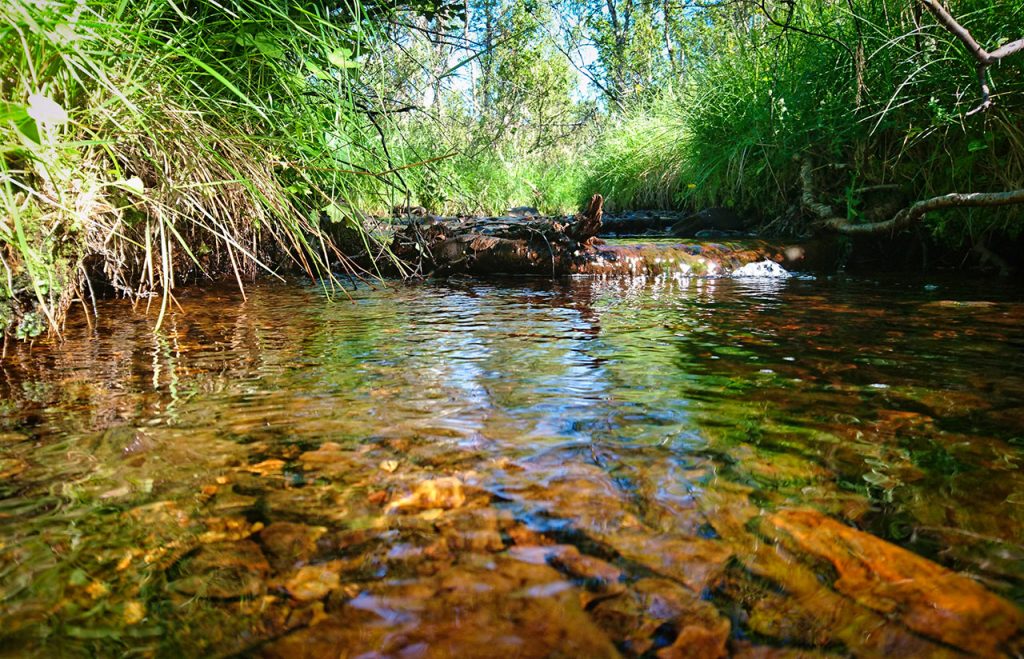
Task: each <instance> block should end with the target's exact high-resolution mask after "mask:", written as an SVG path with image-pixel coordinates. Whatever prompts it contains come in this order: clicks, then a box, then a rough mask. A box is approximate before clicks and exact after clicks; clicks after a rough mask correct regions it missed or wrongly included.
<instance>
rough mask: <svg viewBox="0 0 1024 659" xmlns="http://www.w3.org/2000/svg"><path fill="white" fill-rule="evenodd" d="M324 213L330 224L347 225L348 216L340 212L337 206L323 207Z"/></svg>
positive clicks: (340, 209) (342, 211)
mask: <svg viewBox="0 0 1024 659" xmlns="http://www.w3.org/2000/svg"><path fill="white" fill-rule="evenodd" d="M323 210H324V213H326V214H327V219H329V220H330V221H331V224H347V223H348V214H347V213H346V212H345V211H344V210H342V208H341V207H340V206H338V204H330V205H328V206H324V208H323Z"/></svg>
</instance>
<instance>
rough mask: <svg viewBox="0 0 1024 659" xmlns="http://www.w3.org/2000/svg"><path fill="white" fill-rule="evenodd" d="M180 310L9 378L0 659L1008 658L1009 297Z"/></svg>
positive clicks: (470, 286)
mask: <svg viewBox="0 0 1024 659" xmlns="http://www.w3.org/2000/svg"><path fill="white" fill-rule="evenodd" d="M349 295H350V296H351V300H347V299H346V298H345V297H344V296H336V298H335V299H334V301H331V300H329V299H328V297H327V296H326V295H325V294H324V292H323V291H322V290H320V289H319V288H317V287H316V286H312V285H309V284H308V283H306V284H303V283H300V282H291V283H288V284H257V285H253V286H251V287H249V288H248V289H247V291H246V297H245V298H244V299H243V296H242V295H241V294H240V293H239V292H237V291H236V290H233V289H227V288H225V289H214V290H210V289H206V290H203V291H199V290H194V291H190V290H181V291H178V301H179V303H180V309H179V308H172V309H171V310H170V311H169V312H168V315H167V318H166V319H165V321H164V325H163V329H162V330H161V332H160V333H159V334H154V333H153V332H152V329H153V325H154V322H155V319H156V316H157V313H156V312H157V310H158V307H159V300H156V301H154V302H153V304H152V309H151V310H150V312H149V313H148V314H147V313H146V310H145V301H143V302H141V303H139V305H137V307H136V309H135V310H134V311H132V310H131V304H130V303H129V302H126V301H107V302H103V303H101V304H100V305H99V317H98V318H97V319H91V321H90V322H86V318H85V315H84V314H82V313H78V314H77V315H76V316H75V319H74V320H73V322H71V324H70V325H69V326H68V327H67V329H66V331H65V332H64V337H63V338H64V340H63V342H62V343H61V342H59V341H57V340H56V339H48V340H45V341H41V342H37V343H36V344H35V345H34V346H24V345H23V346H14V347H12V348H9V352H8V355H7V357H6V359H4V361H3V362H2V366H0V655H3V656H8V655H9V656H25V655H29V656H57V655H61V656H120V655H123V656H196V655H204V656H231V655H234V654H245V655H257V656H266V657H301V656H310V657H326V656H331V657H338V656H344V657H348V656H351V657H356V656H401V657H414V656H458V657H491V656H515V657H535V656H536V657H542V656H585V657H600V656H620V655H623V656H660V657H675V656H699V657H710V656H722V655H724V654H731V655H734V656H750V657H753V656H824V655H840V656H842V655H857V656H877V655H881V654H893V655H895V656H955V655H959V654H963V653H969V652H974V653H978V654H982V655H990V656H991V655H999V654H1008V655H1011V656H1012V655H1014V654H1020V653H1022V652H1024V640H1022V625H1024V291H1022V290H1021V289H1019V288H1013V287H1010V286H1009V285H1008V284H992V283H991V282H979V283H970V282H967V283H964V282H954V281H946V280H919V279H915V280H912V281H907V280H902V281H900V280H895V279H894V280H888V281H868V280H844V279H828V278H819V279H817V280H808V279H790V280H784V281H762V282H754V281H750V282H742V281H734V280H728V279H710V280H700V279H694V280H669V281H662V282H658V283H650V282H643V281H611V280H605V281H598V280H593V279H579V280H571V281H562V282H551V281H544V280H537V281H534V280H522V279H520V280H516V279H510V280H506V281H504V282H480V281H473V280H466V281H461V282H448V283H426V284H413V285H392V286H390V287H388V288H377V289H373V288H370V287H361V288H359V289H358V290H356V291H353V292H350V293H349Z"/></svg>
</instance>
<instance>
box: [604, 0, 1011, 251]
mask: <svg viewBox="0 0 1024 659" xmlns="http://www.w3.org/2000/svg"><path fill="white" fill-rule="evenodd" d="M851 7H852V11H851ZM768 9H769V11H770V12H773V14H772V15H773V18H775V19H776V20H777V22H783V20H782V19H783V18H784V16H785V9H786V5H785V4H784V3H781V4H780V5H779V6H778V7H772V6H769V7H768ZM794 9H795V14H794V16H793V17H792V23H791V24H792V26H793V27H794V29H786V30H784V29H782V28H781V27H780V26H779V25H776V24H773V23H771V22H769V21H767V20H765V18H764V16H763V15H762V14H760V13H759V12H757V11H754V10H753V9H751V11H752V13H751V14H749V15H748V16H747V17H746V18H743V19H742V20H740V21H739V22H738V23H737V22H734V21H733V20H732V17H728V16H724V15H723V14H722V13H717V12H716V10H714V9H709V10H705V12H703V17H704V20H703V23H702V24H700V25H696V24H695V25H694V26H693V29H694V30H695V33H696V34H697V35H699V36H702V35H704V34H706V32H707V30H708V25H711V26H712V27H711V29H712V31H713V33H714V35H715V39H714V40H713V43H714V44H715V47H714V48H712V49H708V50H706V51H704V56H703V59H702V60H701V61H700V62H699V65H695V66H692V67H691V71H690V74H689V77H688V79H687V83H688V84H687V86H685V87H684V88H682V89H680V88H676V89H674V90H672V91H671V93H668V94H665V95H663V97H662V98H661V99H660V100H659V101H658V102H657V103H655V104H653V105H649V106H641V107H638V108H635V109H633V110H631V111H630V112H629V113H627V114H626V115H625V117H624V118H623V119H621V120H620V121H618V122H616V123H615V124H613V125H612V126H611V128H610V129H609V131H608V133H607V134H606V135H605V136H604V138H603V139H602V140H601V142H600V145H599V147H598V149H597V151H596V155H595V158H594V166H593V168H592V170H591V173H590V178H589V181H588V183H587V185H586V186H585V190H584V193H590V192H591V191H605V192H606V193H607V194H608V196H609V197H610V201H611V203H613V204H614V205H617V206H620V207H621V206H647V205H658V206H683V207H691V208H693V207H700V206H708V205H731V206H736V207H739V208H740V209H743V210H745V211H747V212H749V213H752V214H754V215H756V216H759V217H761V218H762V219H763V220H765V221H771V220H776V219H782V220H783V222H782V224H783V225H785V228H788V229H790V230H794V231H798V230H802V229H803V228H804V227H806V224H805V223H806V221H807V220H808V219H809V218H808V217H806V214H805V213H803V212H802V211H801V210H800V207H799V203H798V202H799V197H800V194H801V182H800V179H799V163H800V161H801V160H802V159H804V158H808V159H810V160H811V162H812V163H813V164H814V166H815V178H816V182H817V185H818V186H820V189H819V190H816V193H817V194H819V195H820V196H821V198H822V199H823V201H825V202H826V203H829V204H832V205H833V207H836V208H840V209H844V208H845V209H846V210H847V215H848V216H849V218H850V219H852V220H877V219H887V217H885V218H883V217H872V216H871V213H872V212H873V211H874V212H882V210H881V209H880V206H881V204H878V203H876V202H877V200H871V199H862V198H861V197H860V196H859V194H860V193H859V190H860V189H862V188H865V187H868V186H873V185H879V184H886V185H890V186H895V187H896V188H898V192H897V193H895V194H896V196H897V198H898V199H897V200H898V201H899V202H902V203H909V202H911V201H913V200H916V199H920V198H924V197H928V196H933V195H939V194H945V193H948V192H952V191H960V192H970V191H999V190H1005V189H1013V188H1016V187H1020V186H1021V185H1024V148H1022V146H1024V127H1022V124H1021V121H1020V117H1021V114H1022V112H1024V82H1022V81H1024V66H1022V64H1024V62H1022V61H1021V60H1024V58H1017V59H1008V60H1006V61H1005V62H1003V63H1002V64H1001V65H1000V66H999V67H997V68H995V69H993V70H992V72H991V77H992V78H993V82H994V84H995V89H997V90H998V91H997V99H996V107H995V108H994V109H992V110H991V111H989V112H988V113H981V114H976V115H973V116H967V113H968V112H969V111H970V110H971V109H972V108H974V107H976V106H977V105H978V104H979V103H980V89H979V87H978V84H977V81H976V79H975V73H974V66H973V60H971V59H970V57H969V56H968V55H967V53H966V52H965V51H964V48H963V46H962V44H960V43H959V42H958V41H957V40H956V39H955V38H953V37H952V36H951V35H949V33H948V32H946V31H945V30H944V29H943V28H941V27H939V26H937V25H936V24H935V23H934V21H932V20H930V17H929V16H928V15H927V13H926V14H925V16H924V17H923V18H922V19H921V21H922V23H923V25H924V27H923V28H922V30H921V31H920V32H921V34H920V36H915V30H914V26H913V20H914V19H913V16H912V13H911V12H909V11H907V9H906V7H904V6H903V5H899V6H897V5H896V4H893V3H887V2H885V1H883V2H880V3H879V2H871V3H869V2H855V3H853V4H852V5H850V4H848V3H845V2H844V3H838V2H832V1H829V0H821V1H818V2H812V3H800V4H798V5H795V7H794ZM953 11H954V13H955V14H956V15H957V16H958V17H960V18H961V19H962V20H963V22H964V24H965V25H966V26H967V27H968V28H969V29H970V30H972V32H973V33H974V34H975V35H976V36H977V37H978V38H979V39H981V40H982V41H983V42H984V43H986V44H988V47H990V48H993V47H995V45H997V44H1001V43H1003V42H1005V41H1006V40H1008V39H1009V38H1010V37H1019V36H1020V34H1017V32H1019V26H1020V25H1024V8H1022V7H1019V6H1016V7H1015V6H1011V5H1008V4H1006V3H1003V2H999V1H997V0H965V1H964V2H961V3H958V4H957V5H955V6H954V7H953ZM776 12H777V14H776ZM797 30H803V31H804V32H799V31H797ZM858 52H863V53H864V54H865V55H864V65H863V67H858V65H857V61H858V55H857V53H858ZM858 79H860V80H861V82H860V83H858ZM889 212H890V213H891V212H893V211H891V210H890V211H889ZM1015 217H1016V216H1015V214H1014V211H1013V210H1008V211H993V210H991V209H985V210H976V211H975V210H967V209H964V210H958V211H955V212H949V213H946V214H943V215H935V216H934V217H930V218H929V222H930V226H931V228H932V229H933V230H934V231H935V232H937V233H940V234H942V235H944V236H945V237H947V238H948V239H949V240H952V241H959V240H965V239H967V238H968V237H970V236H975V237H976V236H979V235H981V234H984V233H986V232H992V231H1002V232H1009V233H1014V232H1017V231H1019V229H1020V223H1019V222H1018V221H1015Z"/></svg>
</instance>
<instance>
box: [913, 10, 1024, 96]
mask: <svg viewBox="0 0 1024 659" xmlns="http://www.w3.org/2000/svg"><path fill="white" fill-rule="evenodd" d="M920 1H921V4H923V5H924V6H925V7H927V8H928V11H930V12H931V13H932V15H933V16H935V20H936V21H938V22H939V25H941V26H942V27H944V28H946V30H947V31H949V32H950V34H952V35H953V36H955V37H956V38H957V39H959V40H960V42H961V43H962V44H963V45H964V46H966V47H967V50H968V51H970V53H971V56H972V57H974V59H975V61H976V62H977V68H978V82H979V83H980V84H981V105H979V106H978V107H976V108H974V109H973V110H971V111H970V112H968V113H967V116H971V115H972V114H976V113H978V112H984V111H985V110H987V109H989V108H990V107H992V105H993V102H992V97H991V92H990V91H989V87H988V81H987V78H986V75H987V73H988V67H990V66H992V65H993V64H995V63H996V62H998V61H999V60H1001V59H1003V58H1004V57H1009V56H1010V55H1013V54H1014V53H1017V52H1020V51H1022V50H1024V39H1017V40H1016V41H1011V42H1009V43H1006V44H1003V45H1002V46H1000V47H999V48H996V49H995V50H993V51H991V52H989V51H987V50H985V48H984V47H983V46H982V45H981V44H980V43H978V40H977V39H975V38H974V36H973V35H972V34H971V32H970V30H968V29H967V28H965V27H964V26H963V25H961V24H960V23H959V21H957V20H956V19H955V18H953V15H952V14H950V13H949V11H948V10H947V9H946V8H945V7H943V6H942V4H941V3H940V2H939V0H920Z"/></svg>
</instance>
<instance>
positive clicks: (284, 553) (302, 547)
mask: <svg viewBox="0 0 1024 659" xmlns="http://www.w3.org/2000/svg"><path fill="white" fill-rule="evenodd" d="M326 532H327V529H326V528H325V527H323V526H307V525H305V524H293V523H292V522H274V523H273V524H271V525H270V526H268V527H266V528H265V529H263V530H262V531H260V542H261V543H263V549H264V551H266V553H267V554H268V555H269V557H270V563H271V565H273V566H274V570H275V571H277V572H281V571H284V570H287V569H289V568H291V567H293V566H295V565H296V564H301V563H308V562H309V561H310V560H312V559H313V557H314V556H316V551H317V540H319V539H320V538H321V537H322V536H323V535H324V534H325V533H326Z"/></svg>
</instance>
